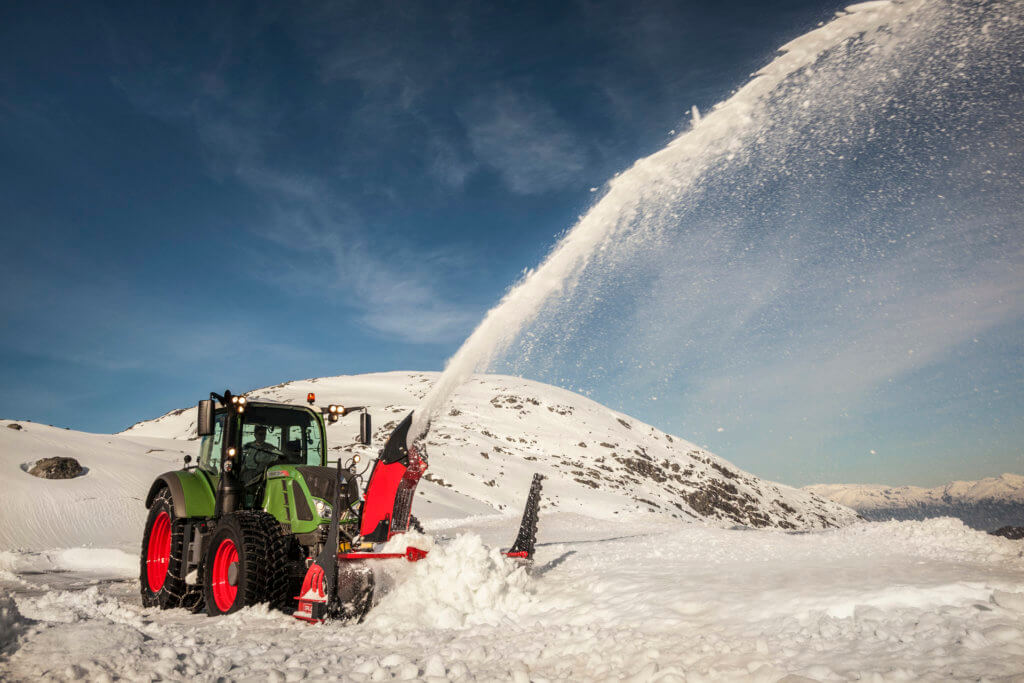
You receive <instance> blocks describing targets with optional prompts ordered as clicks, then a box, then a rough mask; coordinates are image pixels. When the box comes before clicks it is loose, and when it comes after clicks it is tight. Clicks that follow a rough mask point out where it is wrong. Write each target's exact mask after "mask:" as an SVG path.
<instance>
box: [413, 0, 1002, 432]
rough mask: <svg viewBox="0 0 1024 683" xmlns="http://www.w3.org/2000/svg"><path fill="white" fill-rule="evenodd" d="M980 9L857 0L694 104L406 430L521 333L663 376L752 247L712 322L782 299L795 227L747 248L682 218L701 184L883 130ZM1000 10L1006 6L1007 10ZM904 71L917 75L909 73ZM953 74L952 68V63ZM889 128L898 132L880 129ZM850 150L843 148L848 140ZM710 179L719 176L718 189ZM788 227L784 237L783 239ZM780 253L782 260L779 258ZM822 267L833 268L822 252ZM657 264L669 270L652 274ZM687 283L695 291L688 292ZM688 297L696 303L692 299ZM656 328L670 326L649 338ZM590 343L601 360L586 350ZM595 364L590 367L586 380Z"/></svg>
mask: <svg viewBox="0 0 1024 683" xmlns="http://www.w3.org/2000/svg"><path fill="white" fill-rule="evenodd" d="M996 4H999V3H996ZM1011 9H1012V8H1011ZM971 11H977V10H970V9H963V8H960V7H957V6H954V5H947V4H945V3H930V2H925V1H923V0H908V1H907V2H902V3H899V2H884V1H883V2H866V3H861V4H858V5H853V6H851V7H849V8H847V10H846V11H845V12H840V13H838V14H837V16H836V17H835V18H834V19H833V20H832V21H830V22H829V23H827V24H825V25H823V26H821V27H819V28H817V29H815V30H812V31H810V32H809V33H807V34H805V35H803V36H801V37H799V38H797V39H796V40H793V41H791V42H789V43H788V44H786V45H784V46H783V47H782V48H780V54H779V55H778V56H777V57H776V58H775V59H774V60H773V61H772V62H771V63H769V64H768V65H766V66H765V67H764V68H763V69H761V70H760V71H758V72H757V73H756V74H755V75H754V77H753V78H752V79H751V80H750V81H749V82H748V83H747V84H746V85H744V86H743V87H742V88H740V89H739V90H737V91H736V92H735V93H734V94H733V95H732V96H731V97H730V98H729V99H727V100H725V101H724V102H721V103H719V104H718V105H716V106H715V107H714V108H712V109H711V110H709V111H707V112H706V113H705V114H703V115H698V114H696V110H694V112H693V115H692V120H693V126H692V127H691V128H690V129H689V130H687V131H685V132H683V133H682V134H680V135H678V136H677V137H676V138H674V139H673V140H672V141H671V142H670V143H669V144H668V145H667V146H666V147H665V148H664V149H662V150H660V151H659V152H656V153H655V154H653V155H651V156H649V157H646V158H644V159H640V160H639V161H637V162H636V163H635V164H634V165H633V166H632V167H631V168H630V169H628V170H626V171H625V172H623V173H621V174H620V175H618V176H616V177H615V178H614V179H612V180H611V181H610V182H609V183H608V185H607V188H606V191H605V193H604V195H603V196H602V197H601V199H600V200H599V201H597V203H596V204H595V205H594V206H593V207H592V208H591V209H590V210H589V211H588V212H587V213H586V214H585V215H584V216H582V217H581V218H580V220H579V222H578V223H576V225H575V226H574V227H573V228H572V229H571V230H569V231H568V232H567V233H566V234H565V235H564V237H563V238H562V239H561V240H560V241H559V242H558V244H556V245H555V247H554V248H553V250H552V251H551V252H550V254H549V255H548V256H547V257H546V259H545V260H544V261H543V263H542V264H541V265H540V266H539V267H537V268H536V269H535V270H531V271H529V272H527V273H526V274H525V275H524V277H523V278H522V279H521V280H520V281H519V282H518V283H517V284H516V285H514V286H513V287H512V288H511V289H510V290H509V291H508V292H507V294H506V295H505V296H504V297H503V298H502V300H501V301H500V302H499V303H498V304H497V305H496V306H495V307H494V308H492V309H491V310H490V311H489V312H488V313H487V314H486V316H485V317H484V319H483V320H482V321H481V322H480V324H479V326H478V327H477V328H476V330H475V331H474V332H473V333H472V334H471V335H470V337H469V338H468V339H467V340H466V341H465V342H464V343H463V345H462V347H461V348H460V349H459V350H458V351H457V352H456V353H455V355H454V356H452V358H451V359H450V360H449V362H448V365H447V367H446V369H445V372H444V374H443V376H442V377H441V379H440V381H438V382H437V384H436V385H435V386H434V387H433V389H432V391H431V392H430V393H429V395H428V396H427V397H426V398H425V399H424V401H423V403H422V404H421V405H420V407H419V408H418V409H417V411H416V414H415V419H414V423H413V428H412V429H411V430H410V431H409V443H410V444H411V443H412V442H413V441H414V440H415V439H417V438H419V437H421V436H422V435H423V434H424V433H425V432H426V430H427V429H428V427H429V423H430V419H431V417H432V416H434V415H435V414H437V413H438V411H439V410H440V409H441V407H442V406H443V404H444V403H445V401H446V400H447V398H448V397H449V396H450V394H451V393H452V392H453V391H455V390H456V389H457V388H458V386H459V385H460V384H462V383H463V382H464V381H465V380H466V378H467V377H469V375H470V374H472V373H473V372H476V371H480V370H482V369H484V368H487V367H488V366H490V365H491V364H492V363H493V362H495V361H496V360H502V357H503V354H504V353H505V352H506V351H508V350H509V349H510V347H511V345H512V344H513V342H516V341H518V343H517V344H516V345H515V347H514V348H515V352H514V354H512V356H513V357H512V358H510V359H505V360H506V361H507V362H509V363H511V364H512V366H513V369H514V370H515V371H516V372H517V373H518V372H523V371H529V372H531V373H533V372H536V371H537V369H538V368H540V369H541V370H542V371H543V370H544V369H545V367H546V365H545V364H546V363H550V361H551V359H552V358H554V357H556V356H558V354H559V353H561V354H564V358H562V360H565V359H568V358H570V357H575V358H576V362H575V364H574V363H571V362H568V361H567V362H566V364H565V368H572V367H575V368H576V369H577V372H579V368H581V367H583V368H591V367H594V366H597V365H600V363H601V362H602V361H604V362H611V361H612V360H614V359H621V358H623V357H632V358H637V359H640V361H638V362H642V361H644V360H647V361H655V360H658V361H659V362H655V363H653V365H655V366H657V367H658V370H659V371H661V376H660V377H654V378H649V379H651V382H658V381H661V382H667V381H668V380H669V379H670V378H669V377H665V372H664V370H665V369H666V365H667V366H668V369H669V370H672V369H673V367H672V364H671V363H668V364H666V363H665V362H664V360H665V359H664V358H661V357H660V355H659V351H661V350H662V347H666V346H671V347H672V350H673V353H674V354H675V355H671V356H670V359H669V360H675V361H676V362H678V360H679V359H678V350H679V348H680V347H685V346H687V344H680V338H679V333H680V332H685V331H686V329H687V327H692V326H696V325H697V324H699V323H700V322H701V314H700V311H702V310H705V309H706V307H707V305H708V304H707V301H710V299H708V298H707V297H704V296H701V294H702V291H698V290H701V287H700V284H701V283H700V282H699V281H700V280H702V279H703V280H706V281H705V282H704V285H706V286H707V287H711V288H712V291H704V292H703V294H710V293H712V292H714V293H715V294H716V295H717V294H720V293H721V292H718V291H715V281H716V278H720V277H721V275H720V274H719V275H716V274H715V271H716V269H717V270H719V271H721V272H725V273H730V274H731V273H733V272H734V271H735V272H739V273H741V274H742V272H744V265H745V264H746V265H747V266H750V265H751V264H750V263H747V261H749V260H750V259H754V260H755V261H756V263H754V264H753V268H752V272H751V279H750V281H749V282H743V281H742V277H741V278H740V280H739V281H733V280H730V281H729V287H730V288H731V290H732V292H733V294H735V297H734V298H735V299H736V301H729V302H727V303H729V304H737V305H736V307H735V310H730V311H728V313H727V314H726V315H725V316H722V315H721V310H722V308H721V307H722V304H721V303H720V300H719V299H717V298H715V297H711V299H714V301H715V306H716V308H715V314H716V319H721V318H723V317H724V318H725V319H726V320H725V323H717V324H716V327H715V329H716V330H717V332H718V333H720V334H719V337H721V336H723V335H725V334H727V333H728V332H729V330H728V329H723V328H722V324H726V325H728V324H730V321H732V322H735V325H736V329H734V330H732V331H733V332H734V333H735V332H737V331H739V330H741V329H743V328H744V327H747V326H748V324H749V323H750V321H751V319H752V318H756V317H757V316H758V314H759V313H760V312H762V309H763V306H764V305H765V304H766V303H768V304H770V302H769V301H767V299H769V298H770V295H771V293H772V291H773V288H777V287H789V286H792V283H791V282H789V281H790V280H791V279H792V278H793V277H796V276H799V274H797V275H794V273H793V268H792V264H790V263H782V262H781V261H785V259H784V258H782V257H778V258H774V259H773V258H768V252H771V251H772V249H773V248H774V249H775V253H776V256H778V253H780V252H779V249H778V248H781V249H782V252H785V251H786V250H787V249H789V248H790V246H791V244H790V243H789V241H788V240H787V239H786V237H787V235H773V234H772V233H773V231H770V230H769V231H767V233H768V234H769V237H768V238H767V240H766V241H767V242H770V244H766V245H760V246H758V247H756V248H754V249H753V250H752V251H751V247H750V245H749V243H748V242H749V240H748V239H747V238H749V237H750V236H751V235H749V234H740V233H743V232H744V231H745V230H746V229H747V228H748V227H750V226H747V225H746V224H745V223H744V224H743V225H733V226H731V227H730V226H718V227H716V228H714V229H713V230H712V231H710V232H708V231H704V230H702V229H700V228H701V226H699V225H693V224H687V225H681V223H680V222H681V221H685V222H686V223H689V221H690V220H691V219H692V220H693V221H694V222H697V220H698V218H700V216H698V215H694V213H693V212H692V211H690V210H691V209H692V208H693V207H694V205H696V204H699V201H700V199H701V197H703V196H704V193H705V192H713V194H715V195H717V196H724V195H725V194H727V193H734V194H736V196H737V197H738V200H742V197H743V196H744V195H743V193H744V192H745V191H747V190H752V191H755V192H756V191H758V189H760V190H765V191H767V190H766V188H767V189H768V190H770V187H768V186H770V185H772V183H774V182H777V180H778V178H780V177H785V176H786V175H787V173H789V172H791V171H792V172H796V173H798V174H807V175H809V176H810V177H815V176H816V175H817V176H821V175H825V176H827V175H828V174H829V171H828V168H827V166H824V163H825V162H824V161H822V165H818V164H817V162H818V161H819V158H818V156H817V155H825V154H834V152H833V149H832V148H838V147H842V146H843V145H844V144H845V143H848V142H849V140H850V139H860V140H870V139H872V138H873V137H874V136H875V135H876V125H875V124H876V123H878V124H879V125H878V126H877V127H878V128H880V127H881V122H884V121H886V120H888V119H887V117H888V116H889V111H888V110H896V111H899V110H900V109H901V108H902V107H903V103H902V102H900V101H899V100H898V99H894V95H896V94H899V93H901V91H902V90H903V89H906V88H907V87H908V83H910V82H912V81H913V80H914V79H916V78H919V77H920V75H921V74H920V72H921V70H922V69H923V68H926V67H929V65H931V66H930V67H929V68H932V70H935V68H938V67H937V66H936V65H934V64H932V55H933V53H934V51H935V50H937V49H938V47H937V46H942V45H947V44H949V43H950V40H949V39H950V35H949V33H950V32H955V31H957V30H961V31H962V30H964V26H965V22H967V21H974V22H975V23H977V22H978V21H979V20H978V19H977V17H974V18H972V17H968V18H967V19H964V18H963V17H957V16H956V13H957V12H961V13H970V12H971ZM992 14H993V15H998V14H999V10H998V9H996V10H993V11H992ZM1011 14H1013V13H1012V12H1011ZM997 23H998V22H989V23H988V24H986V30H987V31H988V32H989V33H991V34H995V33H999V32H1000V30H1001V31H1002V34H1003V35H1004V39H1005V34H1006V33H1007V31H1010V30H1014V29H1012V28H1007V27H1013V26H1015V24H1014V22H1012V21H1010V22H1009V23H1007V22H1003V23H1004V24H1005V26H1002V28H999V27H997ZM989 24H991V26H990V25H989ZM968 28H975V27H968ZM989 33H986V34H985V35H986V36H987V35H989ZM973 37H975V36H972V38H973ZM964 42H965V41H961V42H960V43H958V45H959V46H960V47H959V48H958V49H966V48H965V47H963V43H964ZM966 42H970V41H969V40H967V41H966ZM981 42H984V41H981ZM1004 61H1005V60H1004ZM901 69H902V72H903V74H901ZM906 72H913V74H914V75H912V76H909V77H906V76H905V73H906ZM928 75H929V77H930V76H932V75H933V74H930V73H929V74H928ZM949 76H950V79H951V81H952V80H953V79H954V78H955V76H956V74H955V73H954V74H949ZM911 87H913V86H912V85H911ZM949 99H955V98H949ZM911 104H913V103H911ZM883 144H888V143H887V141H884V140H883ZM812 157H813V159H812ZM838 157H839V159H842V155H841V154H839V155H838ZM794 158H796V159H797V160H796V161H795V162H794ZM822 158H823V159H829V160H831V159H832V158H833V157H832V156H828V157H822ZM808 159H811V160H812V161H813V162H814V164H813V165H814V166H815V167H814V168H813V169H808V168H804V166H803V165H801V164H802V163H803V162H804V161H806V160H808ZM747 163H751V164H754V165H755V169H754V171H753V172H752V175H753V176H756V177H749V176H750V175H751V172H750V171H749V169H744V164H747ZM822 166H824V169H823V168H822ZM733 171H736V173H735V174H734V173H733ZM744 173H747V177H744V180H750V185H749V186H746V185H744V187H742V188H737V187H733V184H736V183H737V181H736V180H735V177H743V174H744ZM734 175H735V177H734ZM731 177H732V178H733V180H731V181H730V178H731ZM801 177H803V176H801ZM744 180H740V181H739V184H743V183H744ZM712 185H713V188H714V189H713V190H711V189H709V186H712ZM741 190H742V191H741ZM730 196H732V194H730ZM738 203H739V204H742V203H743V202H742V201H738ZM680 207H683V208H682V210H681V208H680ZM687 211H689V212H690V214H689V215H687ZM787 215H788V214H787ZM705 218H706V216H705ZM783 232H786V231H785V230H784V231H783ZM790 232H792V231H790ZM753 234H756V231H755V233H753ZM792 236H793V235H791V234H790V235H789V237H792ZM776 237H778V238H779V239H780V240H785V241H782V242H778V241H776V240H775V238H776ZM814 239H815V240H816V241H815V242H814V243H812V244H811V246H810V247H809V248H810V249H812V252H811V253H810V254H799V253H798V254H796V256H797V257H798V258H799V257H801V256H804V257H807V258H808V259H809V260H814V257H815V254H814V253H813V248H814V244H815V243H817V242H819V241H822V238H821V236H820V235H817V236H815V238H814ZM840 241H841V240H840ZM800 244H802V245H804V246H807V244H808V243H807V242H804V241H801V242H800ZM862 246H864V245H862ZM840 249H841V250H843V249H845V247H840ZM844 253H845V254H849V253H850V252H849V251H844ZM818 256H822V255H821V254H818ZM744 258H746V259H747V261H744ZM780 259H781V261H780ZM790 260H792V259H790ZM708 261H711V262H713V263H712V264H709V263H707V262H708ZM772 264H776V265H778V268H777V269H774V270H773V265H772ZM826 266H827V264H826ZM853 270H854V271H857V270H858V269H857V268H853ZM681 271H682V275H680V272H681ZM821 272H824V273H826V274H827V273H829V272H830V270H829V268H828V267H825V268H823V269H822V270H821ZM652 273H655V274H657V273H660V274H661V276H662V277H660V278H659V277H657V276H656V275H655V276H654V277H652V275H651V274H652ZM676 276H678V277H676ZM581 280H582V281H583V282H584V285H585V286H584V287H583V288H582V289H581V288H580V282H581ZM652 280H653V282H652ZM694 280H696V282H695V281H694ZM787 283H788V284H787ZM648 285H651V287H649V286H648ZM578 289H581V291H580V292H579V293H578V295H577V290H578ZM795 289H796V290H797V291H800V292H805V293H806V291H808V289H810V290H813V286H811V284H810V283H808V282H804V283H803V284H798V285H796V286H795ZM637 292H647V295H649V296H646V295H643V294H640V295H637ZM662 292H665V293H667V300H662V299H661V298H660V296H659V295H660V294H661V293H662ZM687 292H689V293H690V294H692V295H695V296H694V297H693V298H690V299H689V300H688V295H687ZM736 292H739V294H737V293H736ZM730 296H732V294H730ZM648 299H649V300H648ZM702 301H703V302H704V303H703V304H702ZM759 301H760V303H758V302H759ZM687 308H690V309H692V310H689V311H687V310H681V309H687ZM638 316H639V318H638ZM666 320H668V321H669V322H668V323H667V324H668V325H669V327H668V328H666V327H665V326H664V324H665V322H666ZM680 320H682V321H683V322H680ZM691 323H692V326H691ZM531 325H532V326H533V327H531ZM587 325H590V326H589V327H588V326H587ZM618 325H622V326H623V327H625V326H628V327H629V329H630V330H631V331H633V332H635V339H631V338H630V337H626V336H625V335H623V337H625V338H626V340H627V341H631V343H630V344H629V345H628V346H623V345H622V343H623V338H620V336H619V335H618V334H614V335H611V337H613V338H614V339H610V338H609V335H608V334H607V332H608V331H609V329H611V330H613V331H621V330H619V329H618V328H617V327H616V326H618ZM678 327H681V328H682V330H679V329H677V328H678ZM652 336H658V337H659V339H653V340H652V338H651V337H652ZM684 339H685V338H684ZM698 341H700V340H698ZM704 341H706V342H707V343H708V344H709V345H710V344H712V343H713V342H711V341H710V340H704ZM587 354H589V355H587ZM581 355H586V357H587V360H588V361H591V362H581ZM617 363H618V361H616V364H617ZM563 370H564V368H562V367H559V368H557V369H553V370H552V374H553V376H552V377H551V378H549V379H556V378H558V379H561V381H562V382H564V381H566V380H565V377H566V374H569V373H566V374H558V375H554V373H556V372H557V373H561V372H562V371H563ZM630 370H631V371H634V372H633V374H634V376H636V375H638V374H639V376H638V377H637V378H636V380H635V381H637V382H641V383H642V382H643V381H644V378H645V376H644V375H643V373H636V372H635V368H632V367H631V368H630ZM586 379H588V378H587V377H583V380H584V382H585V381H586ZM591 384H593V383H591ZM609 384H610V383H609V382H603V383H602V385H603V386H608V385H609ZM611 384H613V383H611ZM645 395H650V393H647V394H645ZM666 409H668V408H666Z"/></svg>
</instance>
